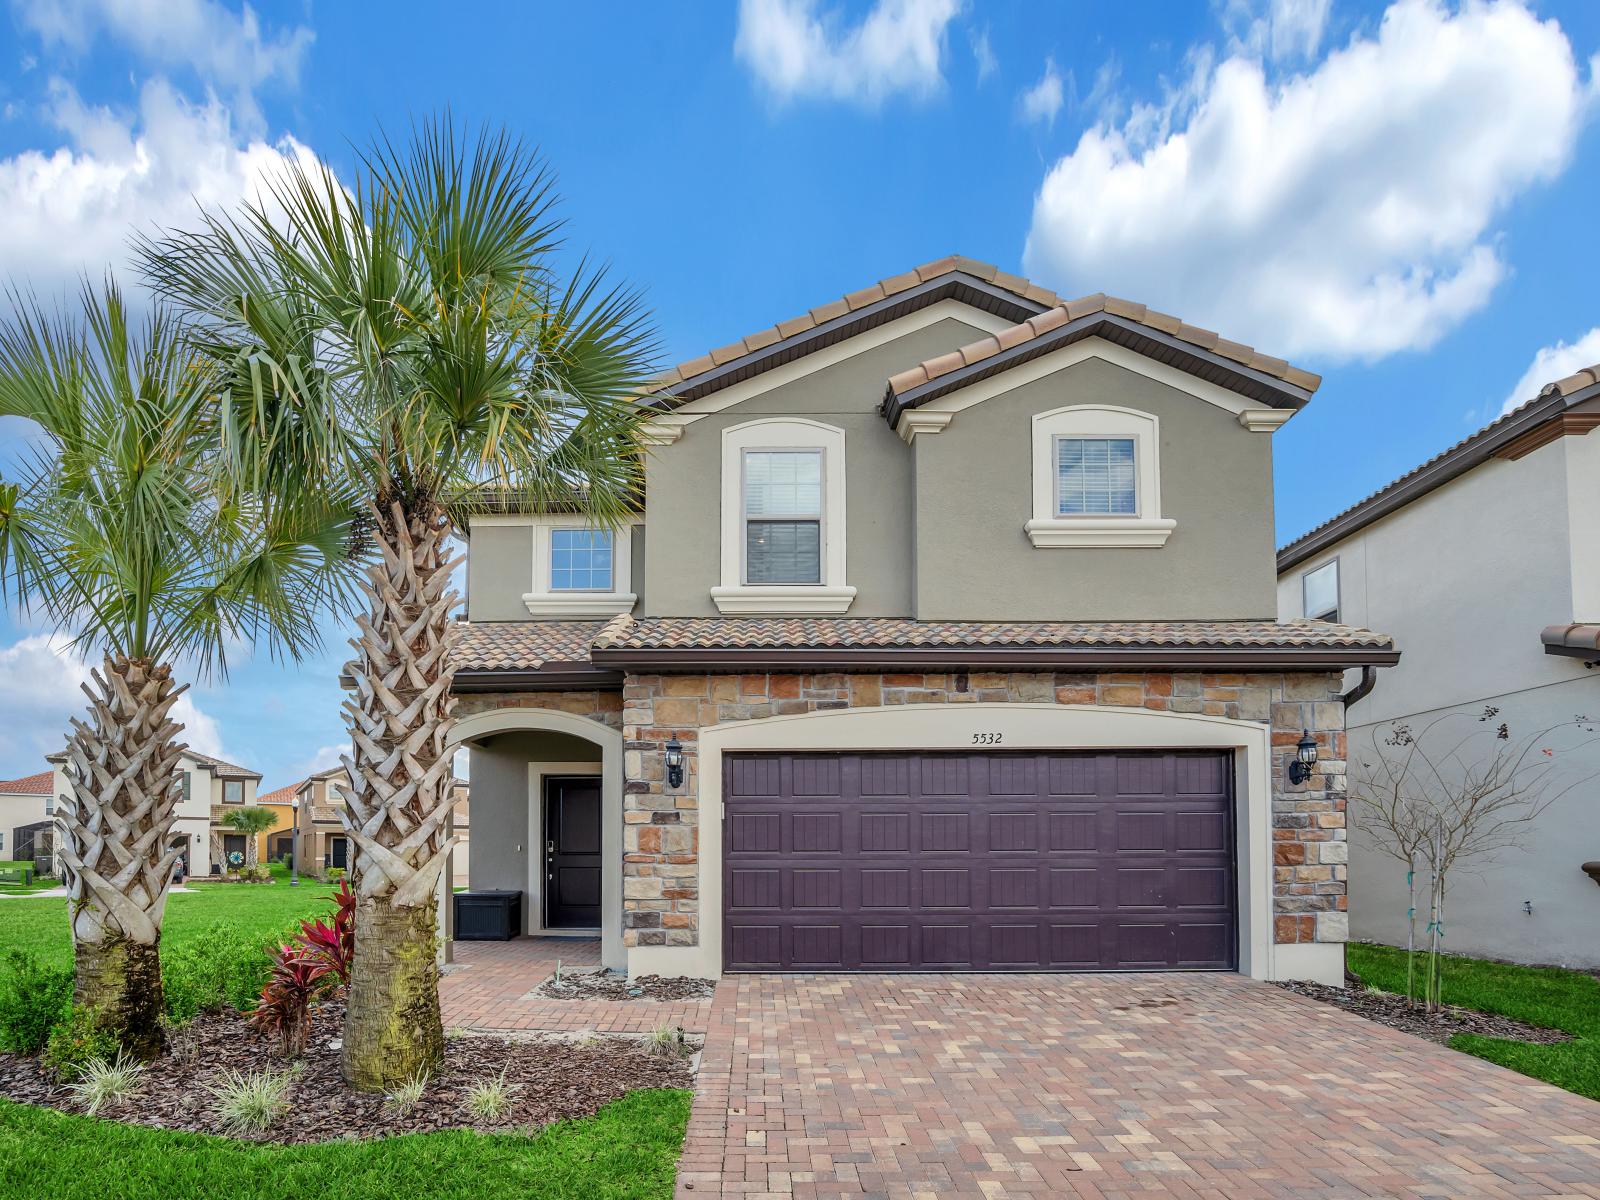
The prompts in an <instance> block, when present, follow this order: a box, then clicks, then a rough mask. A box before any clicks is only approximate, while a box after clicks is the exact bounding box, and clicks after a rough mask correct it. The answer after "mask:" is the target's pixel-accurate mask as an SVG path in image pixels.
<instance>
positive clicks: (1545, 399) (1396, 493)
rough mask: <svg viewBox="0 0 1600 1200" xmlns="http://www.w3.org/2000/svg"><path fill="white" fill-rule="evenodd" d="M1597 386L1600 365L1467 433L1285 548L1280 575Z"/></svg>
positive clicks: (1281, 551)
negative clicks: (1567, 400)
mask: <svg viewBox="0 0 1600 1200" xmlns="http://www.w3.org/2000/svg"><path fill="white" fill-rule="evenodd" d="M1596 384H1600V363H1597V364H1596V365H1594V366H1592V367H1585V368H1584V369H1583V370H1581V371H1576V372H1574V373H1573V374H1571V375H1568V376H1567V377H1566V378H1564V379H1558V380H1556V381H1555V382H1553V383H1547V384H1545V385H1544V387H1542V388H1540V389H1539V394H1538V395H1537V396H1534V397H1533V398H1532V399H1531V400H1525V401H1523V402H1522V403H1521V404H1519V405H1517V407H1516V408H1513V409H1511V410H1510V411H1509V412H1505V413H1501V414H1500V416H1498V417H1496V418H1495V419H1494V420H1493V421H1490V422H1489V423H1488V424H1487V425H1485V426H1484V427H1483V428H1482V429H1479V430H1478V431H1477V432H1476V433H1471V434H1468V435H1467V436H1466V437H1464V438H1462V439H1461V440H1460V441H1459V442H1457V443H1456V444H1455V445H1453V446H1450V447H1449V448H1448V449H1445V450H1441V451H1440V452H1439V453H1438V454H1435V455H1434V456H1433V457H1432V458H1430V459H1428V460H1427V461H1426V462H1423V463H1420V464H1419V465H1417V466H1415V467H1413V468H1411V470H1409V471H1407V472H1406V473H1405V474H1404V475H1401V476H1400V477H1399V478H1397V479H1393V480H1390V481H1389V482H1388V483H1386V484H1384V485H1383V486H1382V487H1381V488H1379V489H1378V490H1377V491H1375V492H1373V493H1371V494H1370V495H1368V496H1366V497H1364V498H1362V499H1360V500H1357V501H1356V502H1355V503H1354V504H1352V505H1350V507H1348V508H1346V509H1343V510H1342V511H1340V512H1337V513H1334V515H1333V516H1331V517H1329V518H1328V519H1327V520H1326V521H1323V522H1322V523H1321V524H1320V525H1316V526H1313V527H1312V528H1310V529H1308V530H1306V531H1305V532H1304V533H1302V534H1301V535H1300V536H1299V537H1297V538H1295V539H1294V541H1292V542H1288V543H1286V544H1285V545H1284V546H1282V547H1281V548H1280V549H1279V550H1278V570H1279V571H1280V572H1282V571H1286V570H1288V569H1289V568H1290V567H1292V566H1294V565H1295V564H1296V563H1300V562H1304V561H1305V560H1306V559H1307V558H1310V557H1311V556H1312V555H1314V554H1316V553H1318V552H1319V551H1320V550H1322V549H1323V548H1325V547H1327V546H1329V545H1332V544H1333V542H1334V541H1339V540H1342V539H1344V538H1346V537H1349V536H1350V535H1351V534H1352V533H1354V532H1356V531H1357V530H1358V529H1361V528H1362V527H1363V526H1365V525H1368V524H1370V523H1371V522H1373V521H1376V520H1377V519H1378V518H1379V517H1382V516H1386V515H1387V514H1388V513H1390V512H1393V511H1394V509H1395V508H1397V507H1400V506H1401V505H1403V504H1409V503H1410V502H1411V501H1412V500H1415V499H1417V498H1418V497H1420V496H1424V495H1426V494H1427V493H1428V492H1430V491H1432V490H1433V488H1434V487H1438V486H1440V485H1442V484H1444V483H1447V482H1449V480H1450V479H1453V478H1455V477H1456V476H1457V475H1459V474H1461V473H1462V472H1463V471H1467V470H1470V469H1471V468H1472V467H1474V466H1477V465H1478V464H1479V463H1480V462H1482V461H1484V460H1486V459H1488V458H1489V457H1491V456H1492V455H1493V453H1494V451H1495V449H1496V448H1498V447H1499V446H1501V445H1503V444H1504V443H1505V442H1506V441H1508V440H1509V439H1511V438H1513V437H1517V436H1519V435H1520V430H1521V427H1522V426H1525V425H1527V424H1528V423H1529V422H1534V423H1535V424H1537V423H1542V422H1543V421H1544V420H1545V419H1546V418H1547V416H1548V415H1550V414H1551V413H1552V412H1554V413H1559V412H1560V411H1562V410H1563V409H1564V407H1565V406H1564V405H1561V404H1559V403H1557V402H1558V401H1561V400H1566V399H1568V398H1569V397H1571V396H1574V395H1577V394H1578V393H1579V392H1582V391H1584V390H1585V389H1588V388H1592V387H1594V386H1595V385H1596Z"/></svg>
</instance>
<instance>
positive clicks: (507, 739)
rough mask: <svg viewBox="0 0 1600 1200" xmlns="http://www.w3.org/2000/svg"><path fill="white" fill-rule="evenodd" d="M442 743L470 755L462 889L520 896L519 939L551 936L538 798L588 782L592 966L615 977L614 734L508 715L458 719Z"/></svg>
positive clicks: (618, 954)
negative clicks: (595, 862)
mask: <svg viewBox="0 0 1600 1200" xmlns="http://www.w3.org/2000/svg"><path fill="white" fill-rule="evenodd" d="M451 737H452V743H453V744H457V745H461V746H465V747H467V749H468V750H469V752H470V753H471V755H472V766H471V784H472V791H471V804H472V826H471V828H472V859H471V885H472V887H473V888H474V889H500V888H504V889H514V890H517V891H521V892H522V893H523V894H524V898H525V904H526V906H525V908H524V911H523V925H522V928H523V932H525V933H545V932H550V933H555V932H561V930H560V929H558V928H556V927H554V926H552V925H551V924H550V923H549V920H550V915H551V912H552V904H551V903H550V902H551V901H553V900H554V899H555V892H554V885H553V883H552V881H551V879H550V875H551V870H550V869H549V863H550V861H551V858H550V854H551V852H553V851H555V850H556V849H557V847H555V846H554V845H553V844H552V843H553V838H552V836H550V835H551V833H552V831H551V830H549V829H547V828H546V827H545V810H546V804H547V797H549V796H551V794H552V792H551V789H552V788H560V787H562V786H563V785H573V784H583V783H586V781H597V782H598V786H599V793H600V856H599V857H600V862H599V869H600V897H599V899H600V903H599V914H600V920H599V931H600V957H601V961H602V962H603V963H604V964H605V965H606V966H608V967H615V968H618V969H620V968H622V967H625V966H626V965H627V957H626V954H625V953H624V951H623V946H622V733H621V731H620V730H618V729H614V728H612V727H611V726H609V725H605V724H602V723H601V722H599V721H595V720H591V719H590V718H588V717H583V716H578V715H575V714H573V713H565V712H558V711H556V710H554V709H547V708H534V707H518V708H495V709H489V710H487V711H484V712H479V713H473V714H472V715H471V716H467V717H463V718H461V719H460V720H459V721H457V722H456V724H455V728H454V731H453V733H452V735H451ZM591 786H592V785H591ZM591 795H592V793H591ZM573 911H574V909H573V908H572V907H570V906H569V907H566V908H564V909H563V910H562V912H563V913H566V914H570V913H571V912H573ZM576 911H582V910H581V909H579V910H576Z"/></svg>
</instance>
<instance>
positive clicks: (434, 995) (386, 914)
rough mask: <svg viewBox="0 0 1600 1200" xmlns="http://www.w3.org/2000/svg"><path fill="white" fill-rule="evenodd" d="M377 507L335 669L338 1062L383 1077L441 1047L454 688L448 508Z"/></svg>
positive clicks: (364, 1080) (389, 1079)
mask: <svg viewBox="0 0 1600 1200" xmlns="http://www.w3.org/2000/svg"><path fill="white" fill-rule="evenodd" d="M417 509H418V511H413V512H406V511H404V510H403V509H402V508H401V506H400V505H399V504H398V503H395V504H391V505H389V506H388V508H387V511H384V510H382V509H380V510H378V511H377V512H376V513H375V514H374V515H375V516H376V518H377V529H376V540H377V542H378V545H379V547H380V549H381V550H382V553H383V561H382V562H381V563H380V564H378V565H377V566H375V567H373V568H372V570H371V571H370V572H369V574H368V577H367V579H366V581H365V583H364V589H365V591H366V593H367V599H368V602H369V607H368V612H367V613H366V614H364V615H363V616H361V617H360V618H358V619H357V622H356V624H357V627H358V628H359V630H360V637H359V638H357V639H355V640H354V641H353V642H352V645H353V646H354V647H355V649H356V659H355V661H353V662H351V663H350V664H349V665H348V666H347V667H346V671H347V673H348V674H349V676H350V678H351V680H352V694H351V696H350V698H349V699H347V700H346V701H345V704H344V710H345V721H346V724H347V725H348V727H349V729H350V739H351V743H352V753H351V755H350V756H349V757H347V758H346V759H345V760H344V761H345V767H346V770H347V771H348V773H349V775H350V784H351V786H350V789H349V791H348V792H347V793H346V804H345V807H344V809H343V810H342V811H341V813H340V816H341V818H342V820H343V822H344V828H345V832H346V833H347V834H348V836H349V838H350V844H351V847H352V849H353V851H354V857H353V858H352V860H351V862H350V867H349V873H350V876H351V885H352V887H353V888H354V890H355V893H356V951H355V959H354V962H353V963H352V965H351V977H350V999H349V1003H348V1005H347V1007H346V1009H345V1026H344V1045H343V1050H342V1066H343V1070H344V1077H345V1079H346V1080H347V1081H348V1082H349V1083H351V1084H352V1085H354V1086H355V1087H358V1088H363V1089H367V1090H371V1091H382V1090H386V1089H388V1088H390V1087H392V1086H394V1085H395V1084H398V1083H402V1082H404V1081H405V1080H407V1079H410V1078H412V1077H413V1076H415V1075H416V1074H417V1073H418V1072H419V1071H427V1072H436V1071H438V1069H439V1067H440V1065H441V1063H442V1062H443V1057H444V1027H443V1024H442V1022H441V1020H440V1017H439V972H438V967H437V964H436V960H435V957H434V955H435V950H436V938H437V935H436V925H435V923H436V920H437V917H438V902H437V900H436V899H435V895H434V889H435V887H436V886H437V885H438V881H439V875H440V872H441V871H443V869H444V867H445V863H446V862H447V860H448V857H449V853H450V848H451V846H452V845H453V844H454V839H453V838H451V837H450V835H449V831H448V827H447V821H448V818H449V815H450V796H451V779H452V773H451V756H450V754H449V753H448V752H447V745H448V742H449V737H450V727H451V725H452V723H453V722H452V718H451V713H452V711H453V710H454V708H455V699H454V697H452V696H451V694H450V684H451V681H452V679H453V677H454V674H455V671H454V667H453V664H452V659H451V654H450V645H451V641H452V633H453V627H452V624H451V621H450V614H451V611H452V610H453V609H454V608H455V605H456V600H457V596H456V593H455V592H454V591H452V590H451V589H450V576H451V572H452V570H453V569H454V567H455V565H456V560H455V558H454V557H453V556H452V555H451V554H450V553H449V549H448V545H447V539H448V538H449V536H450V533H451V524H450V520H449V517H448V516H447V515H446V514H445V513H444V511H443V510H442V509H441V508H440V507H439V506H438V505H436V504H432V503H426V502H424V503H422V504H419V505H418V506H417Z"/></svg>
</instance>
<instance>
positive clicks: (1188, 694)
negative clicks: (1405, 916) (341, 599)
mask: <svg viewBox="0 0 1600 1200" xmlns="http://www.w3.org/2000/svg"><path fill="white" fill-rule="evenodd" d="M1339 686H1340V676H1339V674H1337V673H1327V672H1310V673H1303V674H1302V673H1293V674H1158V673H1150V674H1109V673H1108V674H1078V673H1053V674H1052V673H1033V672H1027V673H1024V672H977V671H974V672H971V673H967V672H959V673H947V674H905V675H896V674H837V673H830V674H798V675H796V674H754V675H630V676H628V678H627V682H626V684H625V686H624V688H623V694H622V730H623V738H624V744H625V758H624V778H625V779H626V781H627V782H626V792H625V795H624V797H623V805H624V811H623V822H624V824H623V849H624V852H625V861H624V865H623V940H624V942H625V944H627V945H629V946H692V945H696V944H697V943H698V940H699V934H698V929H699V924H700V908H699V905H700V896H699V886H698V880H697V873H698V865H697V857H696V855H697V849H698V829H697V826H698V823H699V812H698V802H697V800H696V788H697V777H696V763H695V746H696V742H697V739H698V736H699V732H700V730H701V729H703V728H705V727H707V726H710V725H717V724H722V723H725V722H730V721H749V720H757V719H760V718H763V717H772V716H782V715H787V714H791V713H805V712H816V711H819V710H824V709H844V708H865V707H877V706H880V705H893V704H962V703H974V702H986V703H988V702H995V703H1036V704H1037V703H1056V704H1104V705H1114V706H1119V707H1131V708H1149V709H1153V710H1157V711H1162V712H1187V713H1204V714H1207V715H1211V716H1219V717H1232V718H1236V719H1241V720H1247V721H1261V722H1263V723H1268V722H1270V724H1271V726H1272V744H1273V749H1274V755H1273V766H1272V796H1273V800H1272V824H1273V831H1272V835H1273V862H1274V866H1273V934H1274V938H1275V940H1277V941H1278V942H1343V941H1345V940H1346V937H1347V934H1348V929H1349V918H1348V916H1347V915H1346V906H1347V900H1346V873H1347V871H1348V866H1347V863H1348V861H1349V856H1348V843H1347V842H1346V840H1345V839H1346V831H1345V752H1346V751H1345V732H1344V705H1343V704H1341V703H1339V701H1338V694H1339ZM569 695H570V694H569ZM507 699H514V700H515V701H517V702H522V703H528V702H530V700H529V699H527V698H524V697H515V698H507ZM565 703H568V704H570V703H573V701H571V700H568V701H566V702H565ZM568 711H572V710H570V709H569V710H568ZM608 723H609V721H608ZM1303 729H1309V730H1311V731H1312V732H1313V734H1314V735H1315V737H1316V739H1317V742H1318V743H1319V746H1320V748H1321V749H1320V752H1319V755H1318V759H1319V761H1318V763H1317V768H1316V772H1317V773H1316V775H1315V776H1314V777H1313V779H1312V780H1311V781H1310V782H1309V783H1308V784H1307V785H1305V786H1304V787H1299V788H1294V789H1292V790H1291V789H1289V788H1288V787H1287V781H1286V778H1285V775H1286V771H1287V766H1288V762H1289V760H1290V759H1291V758H1292V757H1293V755H1294V752H1295V743H1296V742H1298V741H1299V740H1300V734H1301V730H1303ZM674 735H676V736H677V738H678V739H679V740H680V741H681V742H682V743H683V745H684V757H685V774H684V783H683V786H682V787H681V788H678V789H675V790H674V791H671V792H669V791H667V789H666V786H665V782H664V778H665V770H664V766H663V762H662V758H663V747H664V746H665V744H666V742H667V741H668V739H670V738H671V737H673V736H674Z"/></svg>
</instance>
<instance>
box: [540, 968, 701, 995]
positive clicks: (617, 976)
mask: <svg viewBox="0 0 1600 1200" xmlns="http://www.w3.org/2000/svg"><path fill="white" fill-rule="evenodd" d="M533 990H534V991H536V992H538V993H539V995H541V996H548V997H549V998H550V999H552V1000H705V999H708V998H709V997H710V996H711V994H712V993H713V992H715V991H716V990H717V985H716V981H715V980H711V979H690V978H685V977H683V976H663V975H641V976H639V978H637V979H635V980H634V981H633V982H632V983H629V982H628V977H627V976H626V975H624V974H622V972H620V971H607V970H604V969H602V970H599V971H564V972H562V974H561V977H560V978H559V979H557V978H556V976H554V975H552V976H550V978H549V979H546V980H545V981H544V982H543V983H541V984H540V985H539V986H538V987H536V988H534V989H533Z"/></svg>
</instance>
